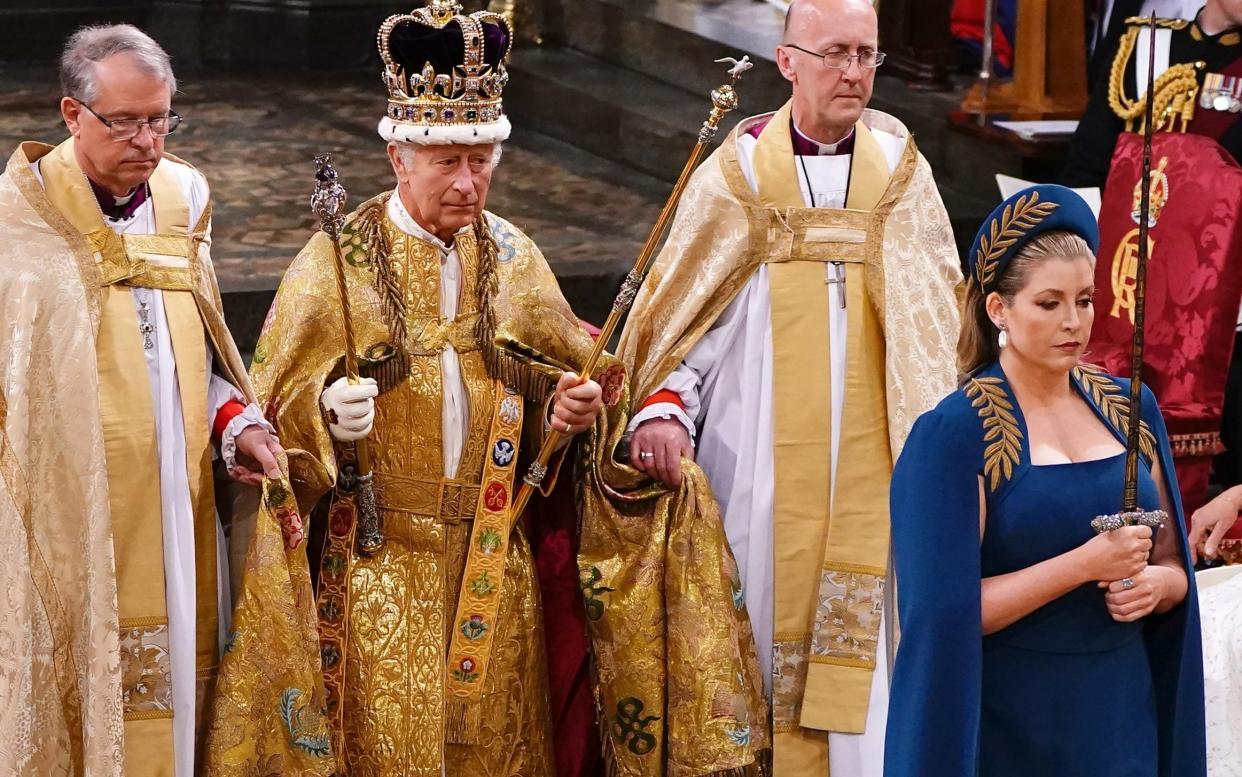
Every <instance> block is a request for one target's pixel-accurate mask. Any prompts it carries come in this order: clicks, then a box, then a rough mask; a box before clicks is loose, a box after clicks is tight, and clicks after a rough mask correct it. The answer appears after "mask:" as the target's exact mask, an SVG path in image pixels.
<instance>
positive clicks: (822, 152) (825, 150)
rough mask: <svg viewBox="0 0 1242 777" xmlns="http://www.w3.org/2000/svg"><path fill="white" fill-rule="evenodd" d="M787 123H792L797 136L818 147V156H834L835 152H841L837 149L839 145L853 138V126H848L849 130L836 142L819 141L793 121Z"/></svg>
mask: <svg viewBox="0 0 1242 777" xmlns="http://www.w3.org/2000/svg"><path fill="white" fill-rule="evenodd" d="M789 123H790V124H792V125H793V129H794V132H796V133H798V137H800V138H802V139H803V140H805V141H806V142H807V143H810V144H811V145H813V146H815V148H817V149H819V156H835V155H836V154H839V153H841V152H840V151H839V149H840V148H841V146H843V145H845V144H846V143H850V142H851V141H853V139H854V128H853V127H850V131H849V132H848V133H846V135H845V137H843V138H841V139H840V140H838V141H837V142H836V143H820V142H819V141H818V140H816V139H815V138H812V137H811V136H809V135H807V134H806V133H805V132H803V131H802V130H800V129H798V125H797V123H795V122H794V121H792V120H791V121H790V122H789Z"/></svg>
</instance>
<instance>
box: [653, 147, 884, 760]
mask: <svg viewBox="0 0 1242 777" xmlns="http://www.w3.org/2000/svg"><path fill="white" fill-rule="evenodd" d="M794 131H795V132H798V129H797V128H796V127H795V128H794ZM872 132H873V134H874V135H875V137H876V140H877V141H879V143H880V146H881V148H882V149H883V151H884V155H885V157H886V159H887V160H888V164H889V171H890V172H891V171H892V170H894V169H895V168H896V166H897V162H898V161H899V160H900V158H901V155H902V152H903V151H904V150H905V143H906V139H905V138H904V137H897V136H895V135H892V134H889V133H886V132H882V131H878V130H872ZM799 134H801V133H800V132H799ZM803 137H804V138H805V135H803ZM756 143H757V138H755V137H753V136H752V135H749V134H742V135H740V136H739V137H738V142H737V149H738V162H739V163H740V165H741V168H742V172H743V174H744V175H745V177H746V181H747V183H749V184H750V187H751V189H756V185H755V174H754V169H753V158H754V151H755V144H756ZM816 145H817V146H818V147H819V152H820V154H819V155H818V156H799V157H795V162H796V168H797V174H798V185H799V188H800V189H801V190H802V197H803V201H804V202H805V203H806V204H807V205H808V206H812V207H821V208H841V207H844V205H845V198H846V193H847V189H848V185H849V174H850V161H851V159H852V156H851V155H849V154H837V153H836V152H837V148H836V145H832V146H829V145H824V144H816ZM812 189H813V192H812ZM824 271H825V283H824V294H825V296H826V297H827V300H828V309H829V319H828V333H829V343H830V359H831V364H830V365H829V368H830V370H831V382H832V397H831V402H832V467H833V480H834V483H833V484H832V485H833V487H834V488H835V485H836V484H835V479H836V478H835V473H836V463H837V450H838V447H839V441H840V429H841V412H842V406H843V404H844V399H845V356H846V342H847V340H846V338H847V334H848V333H847V320H848V319H847V316H846V310H845V308H844V307H843V305H842V301H841V297H840V295H841V294H843V292H844V289H843V287H842V286H841V285H839V284H832V283H830V282H829V281H831V280H838V279H840V277H841V275H843V274H844V268H843V267H838V266H835V265H832V264H825V265H824ZM770 312H771V303H770V300H769V291H768V272H767V267H766V266H763V265H760V267H759V269H758V270H757V271H756V272H755V274H754V275H753V276H751V278H750V280H749V281H747V283H746V285H745V286H744V287H743V288H742V290H741V291H740V292H739V293H738V295H737V297H736V298H735V299H734V300H733V301H732V302H731V303H730V304H729V306H728V307H727V308H725V310H724V312H723V313H721V315H720V317H719V318H718V319H717V320H716V322H715V323H714V324H712V327H711V329H710V330H709V331H708V332H707V333H706V334H704V335H703V336H702V337H701V338H700V339H699V341H698V342H697V343H696V344H695V345H694V347H693V348H691V349H690V352H689V353H688V354H687V355H686V358H685V360H684V361H683V362H682V364H681V365H680V366H678V368H677V369H676V370H674V371H673V373H672V374H671V375H670V376H669V377H668V378H667V379H666V380H665V381H664V383H663V384H661V386H660V388H661V389H667V390H670V391H673V392H675V393H676V394H677V395H678V398H679V399H680V400H681V401H682V403H683V404H684V405H685V411H684V412H683V411H682V409H681V408H679V407H678V406H677V405H676V404H673V403H658V404H654V405H651V406H649V407H646V408H644V409H643V410H642V411H640V412H639V413H637V414H636V415H635V416H634V418H633V420H632V421H631V422H630V429H631V430H632V429H635V428H637V427H638V425H639V424H641V423H642V422H643V421H646V420H648V419H650V418H658V417H663V418H677V419H678V420H680V421H681V422H682V423H683V424H684V425H685V426H686V428H687V429H688V430H689V431H690V433H691V435H692V437H694V439H695V443H696V444H695V460H696V461H697V462H698V464H699V466H700V467H702V469H703V471H704V472H705V473H706V474H707V477H708V479H709V480H710V481H711V484H712V490H713V492H714V494H715V496H716V499H717V501H718V502H719V503H720V508H721V512H722V513H723V515H724V526H725V534H726V536H727V537H728V539H729V545H730V547H731V548H732V550H733V555H734V556H735V557H736V558H737V562H738V566H739V567H740V572H741V577H742V583H743V586H744V589H745V598H746V609H747V611H748V613H749V615H750V620H751V625H752V627H753V628H754V632H755V642H756V647H757V649H758V652H759V660H760V663H761V664H762V668H763V674H764V686H765V688H766V689H767V691H768V693H769V695H770V694H771V690H772V678H771V674H772V635H773V600H774V597H773V586H772V577H773V566H774V560H773V557H774V549H773V540H772V505H773V481H774V475H773V473H774V464H773V461H774V454H773V450H772V446H773V432H772V348H771V343H772V323H771V316H770ZM785 336H789V335H788V333H786V334H785ZM890 582H891V581H890ZM887 622H888V614H887V612H885V613H884V614H883V615H882V616H881V624H880V643H879V646H878V648H877V650H876V670H875V675H874V678H873V680H872V686H871V702H870V706H869V708H868V710H867V723H866V731H865V732H864V733H863V734H841V733H836V732H828V734H827V736H828V740H829V749H828V752H829V760H830V769H831V773H832V776H833V777H881V775H882V774H883V766H884V729H885V725H886V721H887V715H888V656H887V644H888V635H887V633H886V629H887Z"/></svg>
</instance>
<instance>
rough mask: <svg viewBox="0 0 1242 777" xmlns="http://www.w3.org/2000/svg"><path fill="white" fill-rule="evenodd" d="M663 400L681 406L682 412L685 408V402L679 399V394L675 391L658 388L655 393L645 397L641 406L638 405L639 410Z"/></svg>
mask: <svg viewBox="0 0 1242 777" xmlns="http://www.w3.org/2000/svg"><path fill="white" fill-rule="evenodd" d="M664 402H667V403H669V404H671V405H677V407H679V408H681V410H682V412H683V413H684V412H685V410H686V403H685V402H682V401H681V395H680V394H678V393H677V392H676V391H670V390H669V389H660V390H659V391H657V392H656V393H654V394H652V395H651V396H649V397H647V401H646V402H643V404H642V407H640V408H639V410H646V409H647V408H649V407H651V406H652V405H658V404H661V403H664Z"/></svg>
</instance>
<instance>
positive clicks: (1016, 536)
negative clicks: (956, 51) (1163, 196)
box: [884, 186, 1206, 777]
mask: <svg viewBox="0 0 1242 777" xmlns="http://www.w3.org/2000/svg"><path fill="white" fill-rule="evenodd" d="M1097 243H1098V233H1097V230H1096V223H1095V218H1094V216H1093V215H1092V213H1091V210H1090V209H1089V208H1088V207H1087V205H1086V203H1084V202H1083V201H1082V200H1081V199H1080V198H1079V197H1078V196H1077V195H1075V194H1074V193H1073V192H1072V191H1070V190H1068V189H1064V188H1062V187H1058V186H1037V187H1033V188H1030V189H1027V190H1025V191H1023V192H1020V193H1019V194H1017V195H1015V196H1014V197H1011V198H1010V199H1009V200H1007V201H1006V202H1004V203H1002V204H1001V206H1000V207H998V208H997V209H996V211H994V212H993V214H992V215H991V217H989V219H988V220H987V221H986V222H984V225H983V227H982V228H981V229H980V231H979V234H978V235H977V236H976V238H975V242H974V245H973V247H972V250H971V254H970V261H971V274H972V277H971V280H970V285H969V287H968V291H967V301H966V305H967V310H966V314H965V315H964V316H963V323H962V336H961V340H960V342H959V345H958V362H959V365H958V366H959V369H960V371H961V373H962V375H963V380H962V384H961V387H960V388H959V389H958V390H957V391H956V392H954V393H953V394H951V395H949V396H948V397H946V398H945V399H944V401H942V402H941V403H940V405H939V406H937V407H936V408H935V409H934V410H932V411H930V412H928V413H926V414H924V415H923V416H922V417H921V418H920V419H919V420H918V422H917V423H916V424H915V425H914V428H913V430H912V431H911V433H910V437H909V440H908V441H907V442H906V445H905V448H904V450H903V452H902V454H901V458H900V459H899V460H898V462H897V465H896V468H895V470H894V473H893V480H892V498H891V509H892V522H893V523H892V525H893V553H894V557H895V562H896V571H897V596H898V602H899V606H900V611H899V612H900V617H901V621H900V622H901V642H900V648H899V650H898V653H897V660H896V664H895V667H894V676H893V686H892V699H891V703H890V707H889V718H888V734H887V744H886V752H885V770H884V772H885V775H886V777H974V776H975V775H979V776H980V777H1203V775H1204V774H1205V771H1206V766H1205V754H1204V749H1205V748H1204V702H1203V665H1202V657H1201V644H1200V637H1199V613H1198V609H1197V605H1196V598H1195V590H1194V576H1193V575H1192V574H1190V570H1191V562H1190V558H1189V555H1188V553H1187V548H1186V543H1185V536H1186V534H1185V524H1184V522H1183V518H1182V510H1181V505H1180V503H1179V501H1178V491H1177V486H1176V484H1175V483H1174V481H1173V477H1174V475H1173V462H1172V458H1171V453H1170V449H1169V441H1168V435H1167V433H1166V431H1165V428H1164V423H1163V421H1162V420H1161V417H1160V411H1159V409H1158V408H1157V406H1156V402H1155V399H1154V397H1153V396H1152V395H1151V394H1150V393H1149V392H1147V390H1146V389H1144V393H1143V400H1142V419H1143V420H1142V426H1141V434H1140V439H1141V440H1142V445H1141V446H1140V447H1141V455H1140V466H1139V474H1140V481H1139V507H1140V508H1141V509H1143V510H1157V509H1163V510H1165V511H1166V512H1167V513H1168V514H1169V520H1168V521H1167V523H1166V525H1165V526H1164V527H1163V528H1159V529H1156V530H1155V533H1154V535H1153V533H1152V530H1151V529H1150V528H1148V527H1146V526H1127V527H1124V528H1121V529H1118V530H1116V531H1112V532H1108V533H1104V534H1100V535H1096V534H1095V533H1094V532H1093V531H1092V528H1091V521H1092V519H1093V518H1095V517H1097V516H1100V515H1107V514H1115V513H1117V512H1118V511H1120V510H1121V507H1122V504H1121V503H1122V486H1123V483H1124V472H1125V441H1126V437H1127V434H1126V432H1127V428H1128V418H1127V414H1128V411H1129V391H1130V389H1129V381H1128V380H1124V379H1121V378H1116V377H1113V376H1111V375H1108V374H1107V373H1105V372H1103V371H1102V370H1100V369H1099V368H1096V367H1092V366H1090V365H1088V364H1086V363H1084V362H1082V361H1081V359H1082V358H1083V356H1084V354H1085V352H1086V346H1087V339H1088V336H1089V335H1090V332H1091V324H1092V321H1093V319H1094V315H1095V311H1093V309H1092V306H1091V295H1092V293H1093V291H1094V265H1095V258H1094V252H1095V249H1096V246H1097ZM1107 313H1108V311H1100V315H1107Z"/></svg>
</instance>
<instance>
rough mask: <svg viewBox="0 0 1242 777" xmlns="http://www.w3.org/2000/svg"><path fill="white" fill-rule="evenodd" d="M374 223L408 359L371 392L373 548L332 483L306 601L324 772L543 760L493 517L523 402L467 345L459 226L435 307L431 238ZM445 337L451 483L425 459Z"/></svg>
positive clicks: (514, 551) (374, 773) (531, 639)
mask: <svg viewBox="0 0 1242 777" xmlns="http://www.w3.org/2000/svg"><path fill="white" fill-rule="evenodd" d="M382 229H383V230H384V237H385V243H386V244H387V245H388V246H389V247H390V249H389V252H388V253H389V256H388V257H387V261H388V262H389V267H388V268H386V270H385V272H386V273H388V274H389V275H388V277H390V278H391V279H392V283H391V284H390V285H389V286H388V288H390V289H392V290H394V291H393V293H395V294H399V295H400V297H399V301H396V302H395V304H393V306H392V309H394V310H399V311H401V313H400V315H402V316H403V319H404V326H403V327H402V330H401V331H403V332H404V333H405V342H404V343H403V344H402V350H403V351H404V353H405V354H406V356H407V357H408V370H407V372H406V373H405V374H404V375H401V376H397V378H396V379H395V380H393V381H392V383H393V385H392V386H391V387H386V388H387V390H386V391H385V392H384V393H382V394H381V395H380V397H379V398H378V399H377V402H376V418H375V425H374V429H373V431H372V433H371V436H370V437H369V440H370V444H371V445H372V451H373V453H372V456H373V468H374V472H375V490H376V500H377V503H378V505H379V510H380V517H381V521H382V525H383V531H384V535H385V542H384V545H383V547H382V548H381V550H380V551H379V552H378V553H376V554H375V555H374V556H372V557H370V558H367V557H363V556H361V555H359V554H357V553H356V552H355V543H354V523H355V519H356V508H355V505H354V503H353V500H352V496H351V495H350V494H348V493H346V492H344V491H343V490H342V491H338V492H337V494H336V498H335V499H334V503H333V505H332V507H331V510H330V518H329V527H328V538H327V544H326V548H325V552H324V556H323V562H322V566H321V574H320V584H319V591H318V600H317V605H318V606H317V610H318V613H319V618H320V642H321V654H322V656H323V669H324V678H325V686H326V689H327V695H328V708H329V715H330V717H331V719H332V720H331V722H332V734H333V742H334V746H335V748H336V750H337V758H338V769H339V770H340V771H341V773H347V774H350V775H354V776H355V777H398V775H399V776H401V777H439V776H440V775H441V774H445V773H446V774H448V775H450V777H455V776H456V775H462V776H463V777H464V776H465V775H474V774H490V773H505V774H515V775H531V776H532V777H533V775H536V774H545V773H548V770H549V769H551V768H553V767H552V764H551V762H550V750H549V747H550V742H549V737H548V734H549V731H548V725H549V721H548V718H547V716H548V711H547V698H546V695H547V691H546V669H545V668H544V661H545V659H544V652H543V642H542V633H541V630H540V629H539V624H540V623H541V621H540V619H539V617H538V612H537V603H538V594H537V591H536V590H535V585H536V584H535V580H534V577H533V567H532V565H531V562H530V551H529V548H528V547H527V545H526V541H525V538H524V537H523V536H522V533H521V531H520V530H514V531H513V532H512V533H510V532H509V531H508V527H509V525H510V521H509V514H508V506H509V504H510V500H511V497H512V493H513V487H514V475H515V474H516V469H517V455H516V454H517V450H518V448H519V446H520V445H521V437H520V432H521V427H522V423H523V409H524V406H523V399H522V397H521V396H519V395H517V394H515V393H513V392H511V391H508V390H506V388H505V386H504V385H503V384H502V383H500V382H499V381H496V380H494V379H492V378H491V377H490V376H489V375H488V371H487V367H486V364H485V362H484V359H483V355H482V352H481V351H480V349H479V343H478V340H477V338H476V336H475V329H474V327H475V323H476V321H477V319H478V316H479V311H478V309H477V303H476V301H475V300H476V284H477V282H478V254H477V250H476V247H475V244H474V240H473V238H472V237H470V236H468V235H459V236H458V237H457V241H458V256H459V257H460V260H461V278H462V281H461V291H460V295H459V300H460V305H459V309H458V312H457V316H456V317H455V318H453V319H452V320H446V319H444V318H443V317H442V316H441V313H440V282H441V279H440V256H439V251H438V250H437V248H436V247H435V246H433V245H431V244H430V243H428V242H426V241H423V240H420V239H418V238H416V237H413V236H410V235H408V234H406V233H405V232H403V231H401V230H400V229H399V228H397V227H396V226H395V225H394V224H392V222H391V221H389V220H388V219H387V218H386V217H385V218H384V221H383V225H382ZM369 261H376V259H375V258H371V259H370V260H369ZM355 310H357V308H355ZM359 345H360V347H361V348H364V349H366V350H367V351H368V352H370V353H372V354H375V353H389V354H390V353H392V352H393V351H394V350H395V349H394V347H393V344H392V343H372V342H369V341H368V342H363V343H360V344H359ZM450 345H451V346H452V347H453V348H454V350H455V351H456V352H457V355H458V358H459V365H460V371H461V376H462V381H463V383H464V385H465V389H466V391H465V393H466V400H467V402H466V404H467V407H466V408H464V409H463V412H465V413H466V415H467V419H468V430H467V434H466V437H465V439H464V440H463V445H462V454H461V461H460V462H459V465H458V469H457V473H456V477H455V478H452V479H449V478H446V477H445V476H444V461H443V456H442V450H443V426H442V424H443V420H442V419H443V416H442V403H443V401H444V394H445V389H446V387H445V385H444V375H443V371H442V367H441V355H442V353H443V351H444V349H445V348H446V347H447V346H450ZM347 447H348V446H338V447H337V449H336V454H337V456H338V460H339V461H342V462H347V461H349V457H350V455H351V454H350V453H349V451H348V450H347ZM463 572H464V575H463ZM502 582H503V586H502ZM450 647H451V649H450ZM446 656H447V658H446ZM446 661H447V663H446ZM470 691H474V697H475V698H474V699H469V698H467V695H468V694H469V692H470ZM442 770H443V771H442Z"/></svg>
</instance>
